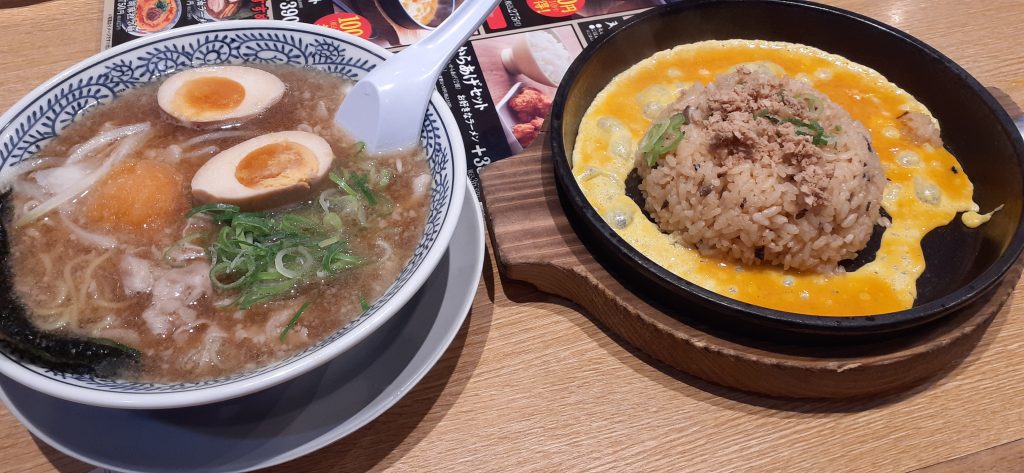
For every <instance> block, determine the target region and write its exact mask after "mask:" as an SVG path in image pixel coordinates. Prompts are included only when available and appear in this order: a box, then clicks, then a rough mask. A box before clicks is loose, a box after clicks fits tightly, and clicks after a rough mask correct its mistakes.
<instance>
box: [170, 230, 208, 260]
mask: <svg viewBox="0 0 1024 473" xmlns="http://www.w3.org/2000/svg"><path fill="white" fill-rule="evenodd" d="M204 236H206V233H203V232H195V233H189V234H188V235H185V236H183V237H181V238H180V239H178V241H176V242H174V243H172V244H171V246H169V247H167V249H166V250H164V261H166V262H167V264H168V265H170V266H171V267H175V268H180V267H182V266H184V265H183V264H180V263H181V262H180V261H175V260H174V258H173V255H172V254H171V253H173V252H174V251H177V250H180V249H182V248H184V247H185V245H188V244H190V243H192V242H193V241H195V240H197V239H199V238H202V237H204Z"/></svg>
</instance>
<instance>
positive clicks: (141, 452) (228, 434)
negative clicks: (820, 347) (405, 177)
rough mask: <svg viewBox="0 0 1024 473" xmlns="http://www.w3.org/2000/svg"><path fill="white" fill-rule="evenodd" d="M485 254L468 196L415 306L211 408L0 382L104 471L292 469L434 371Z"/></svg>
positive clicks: (41, 423)
mask: <svg viewBox="0 0 1024 473" xmlns="http://www.w3.org/2000/svg"><path fill="white" fill-rule="evenodd" d="M483 257H484V241H483V220H482V216H481V212H480V207H479V204H478V203H477V201H476V198H475V197H474V193H473V191H472V188H471V187H469V188H467V190H466V197H465V200H464V202H463V207H462V212H461V214H460V218H459V223H458V226H457V227H456V229H455V234H454V235H453V236H452V240H451V246H450V249H449V250H448V252H447V253H446V254H445V256H444V257H443V258H442V259H441V262H440V263H438V265H437V269H436V270H435V271H434V272H433V274H431V276H430V277H429V278H428V279H427V282H426V283H424V284H423V287H422V288H421V289H420V291H419V292H418V293H417V294H416V295H415V296H413V297H412V299H410V300H409V303H408V304H406V305H405V307H404V308H402V309H401V310H400V311H399V312H398V313H397V314H395V315H394V317H392V318H391V320H389V321H388V322H387V323H386V324H384V325H383V326H382V327H381V328H380V329H378V330H377V331H375V332H374V333H373V334H372V335H370V336H369V337H367V338H366V339H364V340H363V341H362V342H360V343H359V344H358V345H356V346H355V347H353V348H352V349H350V350H349V351H347V352H345V353H343V354H342V355H340V356H338V357H337V358H336V359H334V360H333V361H331V362H329V363H327V364H325V365H323V366H321V367H319V368H317V369H315V370H313V371H310V372H309V373H306V374H304V375H302V376H299V377H298V378H295V379H294V380H292V381H290V382H288V383H285V384H282V385H278V386H275V387H272V388H268V389H266V390H264V391H261V392H259V393H256V394H252V395H249V396H245V397H241V398H237V399H233V400H230V401H225V402H220V403H216V404H209V405H205V406H199V407H189V408H183V409H167V410H126V409H110V408H102V407H92V406H87V405H83V404H77V403H74V402H69V401H64V400H61V399H58V398H55V397H51V396H47V395H45V394H41V393H38V392H36V391H33V390H32V389H29V388H27V387H25V386H22V385H21V384H18V383H16V382H14V381H12V380H10V379H9V378H6V377H3V376H0V398H2V399H3V401H4V403H5V404H7V407H8V408H9V409H10V410H11V412H12V413H13V414H14V416H15V417H17V418H18V420H20V421H21V423H22V424H24V425H25V426H26V427H28V429H29V430H30V431H31V432H32V433H33V434H34V435H35V436H36V437H38V438H40V439H42V440H43V441H44V442H46V443H48V444H50V445H51V446H53V447H54V448H56V449H57V450H60V451H61V452H63V453H65V454H67V455H70V456H72V457H75V458H77V459H79V460H82V461H84V462H87V463H91V464H93V465H97V466H101V467H104V468H109V469H113V470H118V471H148V472H172V471H174V472H180V471H189V472H194V473H199V472H206V471H211V472H212V471H217V472H226V471H248V470H253V469H256V468H265V467H268V466H272V465H276V464H279V463H283V462H286V461H288V460H291V459H294V458H298V457H300V456H302V455H306V454H308V453H311V452H313V451H315V450H317V449H320V448H323V447H325V446H327V445H329V444H331V443H332V442H335V441H336V440H338V439H340V438H342V437H344V436H346V435H348V434H350V433H352V432H354V431H355V430H356V429H358V428H360V427H362V426H363V425H366V424H367V423H368V422H370V421H371V420H373V419H374V418H376V417H377V416H379V415H380V414H382V413H383V412H384V411H385V410H386V409H388V408H389V407H391V406H392V405H394V404H395V403H396V402H398V400H399V399H400V398H401V397H402V396H404V395H405V394H406V393H408V392H409V391H410V390H411V389H412V388H413V386H415V385H416V383H417V382H419V380H420V379H421V378H423V376H424V375H426V374H427V372H428V371H429V370H430V368H431V367H432V366H434V364H435V363H436V362H437V360H438V359H440V358H441V355H442V354H443V353H444V352H445V350H446V349H447V347H448V345H449V344H450V343H451V341H452V340H453V339H454V338H455V335H456V333H457V332H458V331H459V327H461V326H462V323H463V321H464V320H465V318H466V314H467V313H468V312H469V309H470V306H471V305H472V302H473V297H474V295H475V294H476V289H477V285H478V283H479V281H480V271H481V269H482V268H483Z"/></svg>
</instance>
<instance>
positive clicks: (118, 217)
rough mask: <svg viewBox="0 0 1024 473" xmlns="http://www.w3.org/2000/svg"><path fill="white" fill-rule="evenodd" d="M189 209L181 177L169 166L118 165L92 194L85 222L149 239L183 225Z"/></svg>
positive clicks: (143, 162)
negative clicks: (148, 236) (167, 228)
mask: <svg viewBox="0 0 1024 473" xmlns="http://www.w3.org/2000/svg"><path fill="white" fill-rule="evenodd" d="M187 209H188V202H187V201H186V198H185V188H184V185H183V180H182V176H181V174H180V173H178V171H177V170H175V169H174V167H172V166H170V165H168V164H165V163H161V162H159V161H151V160H140V161H131V162H126V163H122V164H120V165H118V166H117V167H115V168H114V169H113V170H112V171H110V174H107V176H106V177H105V178H103V179H102V180H101V181H100V182H99V183H97V184H96V186H94V187H93V189H92V190H90V191H89V194H88V197H87V200H86V202H85V219H86V221H87V222H88V224H89V225H90V226H98V227H101V228H104V229H107V230H119V231H125V232H132V233H135V234H137V235H145V234H150V233H154V232H156V231H158V230H160V229H163V228H166V227H168V226H170V225H174V224H175V223H177V222H180V221H181V216H182V215H183V214H184V212H185V211H186V210H187Z"/></svg>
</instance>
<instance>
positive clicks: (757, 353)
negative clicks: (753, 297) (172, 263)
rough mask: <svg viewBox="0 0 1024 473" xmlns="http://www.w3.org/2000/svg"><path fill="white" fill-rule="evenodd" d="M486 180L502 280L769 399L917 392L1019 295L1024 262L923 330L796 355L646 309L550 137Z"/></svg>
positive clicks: (662, 356)
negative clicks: (579, 214)
mask: <svg viewBox="0 0 1024 473" xmlns="http://www.w3.org/2000/svg"><path fill="white" fill-rule="evenodd" d="M536 141H537V142H540V143H545V145H544V147H543V148H542V147H539V146H533V147H531V148H530V149H528V150H526V151H525V152H523V153H522V154H520V155H518V156H515V157H512V158H508V159H505V160H502V161H498V162H497V163H494V164H491V165H489V166H487V167H486V168H484V169H483V170H482V171H481V173H480V182H481V187H482V191H483V200H484V206H485V209H486V213H487V220H488V223H489V226H490V232H489V233H490V235H491V238H492V244H493V249H494V251H495V256H496V259H497V261H498V263H499V265H500V269H501V271H502V273H504V274H505V275H506V276H507V277H509V278H512V279H517V280H521V281H526V282H529V283H531V284H533V285H535V286H536V287H537V288H539V289H540V290H542V291H545V292H549V293H552V294H555V295H558V296H561V297H564V298H566V299H569V300H571V301H573V302H575V303H577V304H579V305H580V306H581V307H582V308H583V309H584V310H585V312H586V313H587V314H588V315H589V316H590V317H591V318H592V319H593V320H594V321H595V322H597V323H599V324H600V325H603V326H604V327H605V328H607V329H609V330H611V331H613V332H615V333H616V334H618V335H619V336H621V337H622V338H623V339H625V340H626V341H627V342H629V343H630V344H632V345H634V346H636V347H637V348H638V349H640V350H641V351H644V352H646V353H648V354H649V355H651V356H653V357H654V358H656V359H658V360H661V361H663V362H665V363H667V364H668V365H671V366H673V367H675V368H677V369H679V370H681V371H685V372H687V373H689V374H692V375H694V376H698V377H700V378H703V379H705V380H708V381H711V382H713V383H717V384H721V385H724V386H729V387H732V388H737V389H741V390H745V391H752V392H757V393H761V394H767V395H770V396H782V397H795V398H845V397H859V396H871V395H882V394H887V393H893V392H897V391H901V390H905V389H908V388H911V387H913V386H916V385H919V384H921V383H923V382H925V381H927V380H929V379H931V378H933V377H936V376H939V375H941V374H942V373H945V372H947V371H949V370H950V369H952V368H953V367H954V366H955V365H956V364H957V363H959V361H960V360H962V359H963V357H964V356H965V355H966V354H967V353H969V352H970V350H971V349H972V348H973V347H974V345H975V344H976V343H977V342H978V340H979V339H980V338H981V334H982V333H983V332H984V330H985V328H986V327H987V326H988V324H989V322H990V321H991V320H992V318H993V316H994V315H995V314H996V313H997V312H998V311H999V310H1001V309H1002V307H1003V304H1004V302H1005V301H1006V299H1007V298H1008V297H1009V295H1010V294H1011V293H1012V292H1013V289H1014V287H1015V286H1016V283H1017V280H1018V279H1019V278H1020V275H1021V268H1022V266H1024V263H1022V261H1020V260H1018V261H1017V263H1016V264H1015V265H1014V266H1013V267H1012V269H1011V271H1010V274H1008V275H1007V277H1006V278H1005V279H1004V280H1003V282H1002V283H1001V284H1000V285H999V287H997V288H996V289H995V290H994V291H992V293H991V294H990V295H988V296H986V297H984V298H982V299H981V300H979V301H977V302H976V303H974V304H973V305H971V306H969V307H967V308H966V309H965V310H962V311H960V312H958V313H956V314H953V315H951V316H947V317H944V318H943V319H941V320H940V321H938V322H937V323H933V324H929V325H928V326H926V327H925V328H923V329H920V330H916V331H914V332H911V333H908V334H904V335H900V336H898V337H897V338H890V339H887V340H882V341H866V342H862V343H861V344H857V345H843V346H831V345H818V346H804V345H800V346H796V345H787V344H782V343H780V342H770V341H765V340H758V339H755V338H752V337H750V336H741V335H722V334H719V333H718V331H716V332H715V333H711V332H710V331H708V330H706V329H704V328H702V326H701V324H699V323H695V322H689V321H687V320H686V318H685V317H674V316H672V315H671V314H668V313H665V312H662V311H661V310H659V309H658V308H656V307H654V306H652V305H651V304H648V303H647V302H646V301H644V300H643V299H642V298H641V297H638V296H637V295H636V294H634V293H632V292H630V290H628V289H627V288H626V287H624V285H623V284H622V283H621V282H620V281H618V280H617V279H616V278H615V277H613V276H612V275H611V274H609V273H608V272H607V271H606V270H605V268H604V267H603V266H602V265H601V263H600V262H599V261H598V260H596V259H595V258H594V256H593V255H592V254H591V253H590V252H589V251H588V249H587V247H586V246H584V244H583V243H582V242H581V241H580V239H579V238H578V237H577V235H576V233H575V231H574V230H573V228H572V226H571V225H570V223H569V220H568V219H567V217H566V215H565V213H564V212H563V210H562V206H561V203H560V202H559V198H558V190H557V188H556V184H555V176H554V170H553V165H552V161H551V160H552V157H551V153H550V152H549V150H548V148H547V145H546V143H547V142H548V140H547V136H546V134H545V135H542V136H539V137H538V138H537V140H536Z"/></svg>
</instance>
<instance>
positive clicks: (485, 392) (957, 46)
mask: <svg viewBox="0 0 1024 473" xmlns="http://www.w3.org/2000/svg"><path fill="white" fill-rule="evenodd" d="M90 3H92V2H77V1H73V0H51V1H44V2H36V1H31V0H0V32H2V41H0V110H5V109H7V108H8V107H9V106H10V105H11V104H13V103H14V102H15V101H16V100H17V99H18V98H19V97H21V96H22V95H24V94H25V93H27V92H29V91H30V90H31V89H32V88H34V87H35V86H37V85H38V84H40V83H41V82H43V81H44V80H46V79H47V78H49V77H50V76H52V75H53V74H55V73H56V72H58V71H60V70H62V69H64V68H65V67H68V66H70V65H72V64H74V63H75V62H77V61H79V60H81V59H83V58H85V57H87V56H89V55H91V54H93V53H95V52H97V51H98V49H99V35H100V11H99V10H100V6H99V4H100V3H99V2H95V3H92V4H90ZM828 3H833V4H836V5H839V6H842V7H844V8H847V9H850V10H853V11H856V12H859V13H862V14H865V15H868V16H871V17H873V18H876V19H879V20H881V21H883V22H886V23H889V24H891V25H894V26H896V27H898V28H901V29H903V30H905V31H908V32H909V33H910V34H912V35H914V36H916V37H918V38H920V39H922V40H924V41H925V42H927V43H929V44H931V45H932V46H934V47H936V48H938V49H939V50H940V51H942V52H944V53H945V54H947V55H948V56H950V57H952V58H953V59H954V60H955V61H957V62H958V63H960V64H961V65H962V66H964V67H965V68H966V69H967V70H968V71H970V72H971V73H972V74H973V75H974V76H975V77H976V78H978V79H979V80H980V81H981V82H982V83H983V84H985V85H987V86H990V87H996V88H998V89H1000V90H1002V91H1003V92H1005V93H1006V94H1008V95H1009V96H1010V97H1011V98H1012V99H1014V100H1015V101H1016V102H1017V103H1024V40H1021V39H1020V36H1019V33H1020V25H1021V24H1022V23H1024V2H1022V1H1021V0H987V1H972V2H964V1H961V0H940V1H939V0H842V1H838V0H837V1H831V2H828ZM850 40H851V41H856V38H850ZM1022 291H1024V289H1022V288H1021V286H1020V285H1018V288H1017V291H1016V293H1015V296H1014V297H1013V298H1011V300H1010V301H1009V303H1008V304H1007V307H1006V308H1004V310H1003V311H1002V313H1001V314H1000V315H999V316H997V318H996V320H995V321H994V323H993V324H992V325H991V326H990V327H989V329H988V332H987V333H986V335H985V337H984V338H983V340H982V341H981V343H980V345H979V346H978V347H976V348H975V350H974V351H973V352H972V354H971V355H970V356H969V357H968V358H967V359H966V360H965V361H964V362H963V363H961V364H959V365H958V366H956V367H955V368H952V369H951V371H950V372H948V373H946V374H945V375H944V376H942V377H941V378H940V379H936V380H934V381H932V382H929V383H928V384H926V385H925V386H923V387H921V388H918V389H915V390H913V391H911V392H908V393H904V394H901V395H898V396H894V397H889V398H883V399H870V400H861V401H844V402H812V401H791V400H780V399H771V398H765V397H760V396H756V395H750V394H746V393H742V392H738V391H733V390H729V389H725V388H720V387H717V386H715V385H711V384H708V383H706V382H703V381H701V380H699V379H696V378H693V377H691V376H688V375H686V374H683V373H680V372H677V371H674V370H672V369H671V368H667V367H665V366H663V365H660V364H659V363H657V362H654V361H653V360H651V359H650V358H648V357H646V356H644V355H643V354H642V353H639V352H637V351H635V350H633V349H632V348H630V347H629V346H626V345H624V344H623V343H622V342H620V341H619V340H617V339H616V338H615V337H614V336H611V335H610V334H608V333H605V332H604V331H602V329H601V328H600V327H597V326H595V325H594V323H593V322H592V321H591V320H590V319H588V318H587V316H586V315H585V314H583V313H581V312H580V311H578V310H577V309H576V308H575V307H573V306H572V305H571V304H569V303H567V302H565V301H564V300H561V299H558V298H555V297H552V296H548V295H546V294H543V293H540V292H538V291H537V290H535V289H534V288H532V287H531V286H528V285H525V284H521V283H517V282H515V281H509V280H505V279H503V278H502V277H501V275H500V274H499V273H498V271H497V269H496V268H495V266H494V264H493V256H492V255H490V254H488V263H487V265H486V267H485V268H484V278H483V280H482V281H481V283H480V287H479V290H478V292H477V296H476V301H475V303H474V306H473V310H472V312H471V313H470V315H469V319H468V322H467V324H466V325H465V326H464V327H463V329H462V331H461V332H460V334H459V336H458V338H457V339H456V341H455V343H454V344H453V345H452V347H451V348H450V349H449V350H448V352H447V353H446V355H445V357H444V358H443V359H442V360H441V362H440V363H439V364H438V365H437V366H435V367H434V369H433V370H432V371H431V372H430V373H429V374H428V375H427V377H426V378H425V379H424V380H423V381H422V382H421V383H420V384H419V385H418V386H417V387H416V389H414V390H413V391H412V392H411V393H409V395H407V396H406V397H405V398H404V399H402V400H401V401H400V402H399V403H398V404H397V405H396V406H395V407H393V408H392V409H391V410H389V411H388V412H386V413H385V414H384V415H383V416H381V417H380V418H378V419H377V420H376V421H374V422H372V423H371V424H369V425H367V426H366V427H364V428H363V429H362V430H360V431H358V432H356V433H355V434H353V435H351V436H349V437H348V438H345V439H343V440H341V441H339V442H337V443H335V444H333V445H331V446H329V447H327V448H325V449H323V450H321V451H319V452H317V453H315V454H312V455H309V456H307V457H304V458H301V459H298V460H295V461H293V462H290V463H287V464H285V465H282V466H280V467H277V468H275V469H274V471H282V472H300V471H301V472H307V471H310V472H324V471H362V470H385V469H392V470H399V471H439V470H445V471H495V470H499V471H504V470H517V471H518V470H554V471H568V470H573V471H575V470H587V471H590V470H615V471H622V470H630V471H709V470H714V471H734V470H750V471H780V470H781V471H870V472H876V471H909V470H915V469H924V470H925V471H930V472H946V471H1024V376H1022V374H1024V297H1021V293H1022ZM168 448H174V446H172V445H168ZM89 469H90V467H89V466H88V465H85V464H83V463H80V462H78V461H76V460H74V459H71V458H69V457H66V456H64V455H63V454H61V453H59V452H57V451H56V450H54V449H53V448H51V447H49V446H47V445H45V444H44V443H42V442H41V441H39V440H37V439H35V438H33V437H32V435H30V434H29V432H28V431H27V430H25V428H24V427H22V426H21V425H20V424H19V423H18V422H17V420H15V419H14V418H13V417H12V416H11V415H10V413H9V412H7V410H6V409H4V408H3V407H0V471H19V472H43V471H61V472H80V471H88V470H89Z"/></svg>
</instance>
